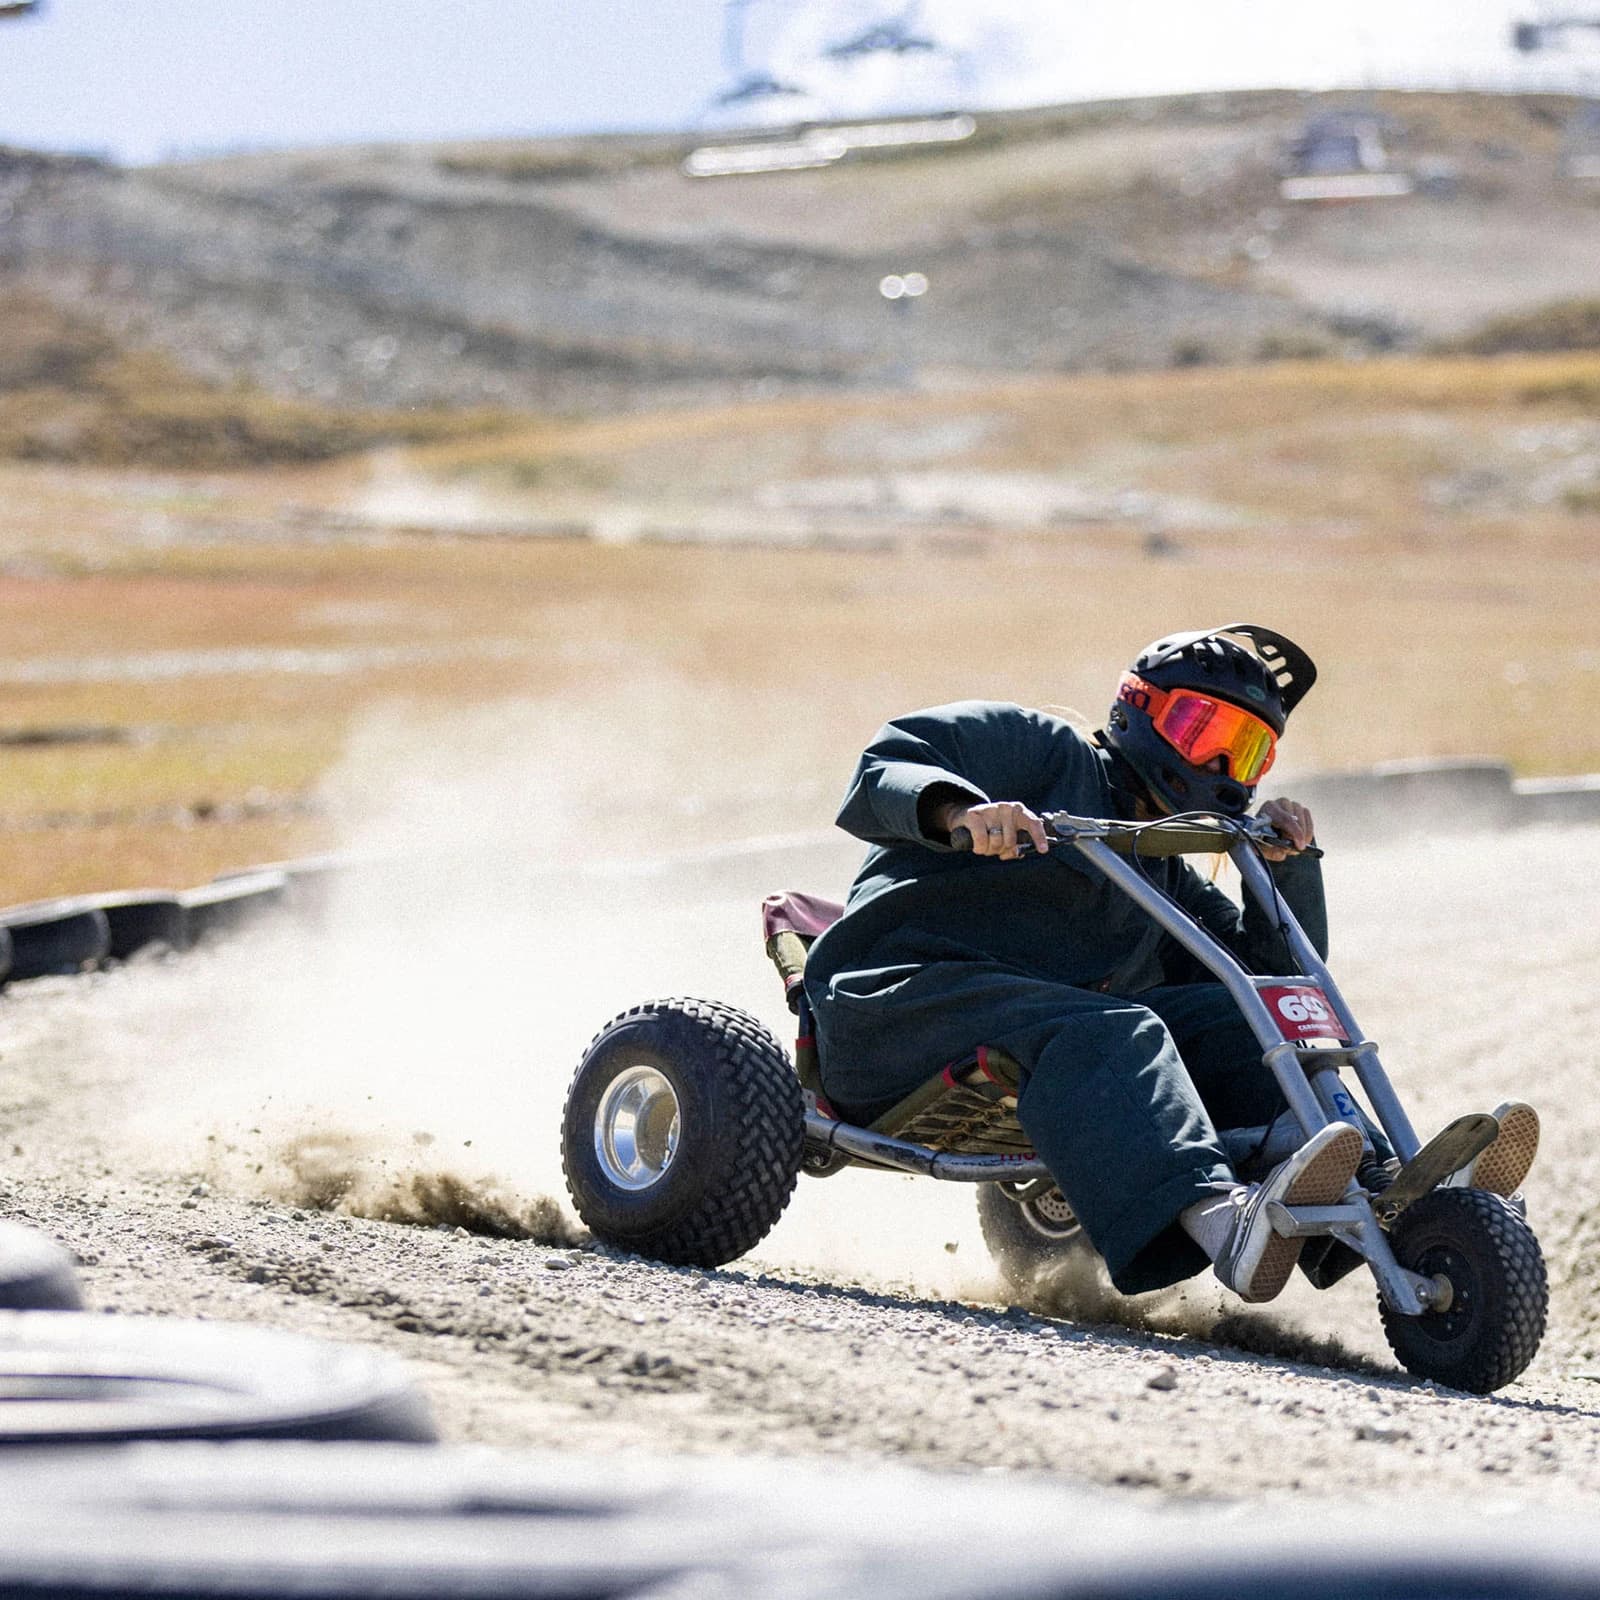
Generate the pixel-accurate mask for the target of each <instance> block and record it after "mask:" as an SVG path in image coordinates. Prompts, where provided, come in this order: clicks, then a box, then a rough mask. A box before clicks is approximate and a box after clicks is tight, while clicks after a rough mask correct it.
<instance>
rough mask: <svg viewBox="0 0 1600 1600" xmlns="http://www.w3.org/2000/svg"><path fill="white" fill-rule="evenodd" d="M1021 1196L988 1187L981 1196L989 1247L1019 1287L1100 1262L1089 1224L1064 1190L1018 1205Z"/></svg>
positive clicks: (1002, 1187) (981, 1217)
mask: <svg viewBox="0 0 1600 1600" xmlns="http://www.w3.org/2000/svg"><path fill="white" fill-rule="evenodd" d="M1016 1192H1017V1191H1016V1188H1015V1186H1013V1185H1011V1184H1005V1183H985V1184H983V1185H982V1186H980V1188H979V1190H978V1226H979V1228H980V1229H981V1230H982V1231H983V1242H984V1243H985V1244H986V1245H987V1246H988V1247H989V1254H990V1255H991V1256H993V1257H994V1261H995V1265H996V1266H997V1267H999V1268H1000V1271H1001V1272H1002V1273H1003V1274H1004V1275H1005V1277H1006V1279H1007V1281H1008V1282H1010V1283H1011V1284H1012V1285H1013V1286H1014V1287H1016V1288H1026V1287H1028V1285H1030V1284H1031V1283H1032V1281H1033V1280H1034V1278H1035V1277H1036V1276H1037V1275H1038V1274H1039V1272H1040V1271H1042V1270H1044V1269H1046V1268H1049V1267H1059V1266H1062V1265H1063V1264H1065V1263H1067V1262H1069V1261H1082V1262H1086V1263H1096V1262H1098V1261H1099V1259H1100V1258H1099V1256H1098V1254H1097V1253H1096V1252H1095V1248H1094V1246H1093V1245H1092V1244H1090V1243H1089V1236H1088V1235H1087V1234H1086V1233H1085V1232H1084V1231H1083V1224H1082V1223H1081V1222H1079V1221H1078V1219H1077V1217H1076V1216H1074V1215H1073V1211H1072V1207H1071V1206H1069V1205H1068V1204H1067V1200H1066V1196H1065V1195H1063V1194H1062V1193H1061V1191H1060V1190H1059V1189H1051V1190H1050V1191H1049V1192H1048V1193H1046V1194H1042V1195H1037V1196H1035V1197H1034V1198H1033V1199H1030V1200H1018V1199H1016V1198H1015V1195H1016Z"/></svg>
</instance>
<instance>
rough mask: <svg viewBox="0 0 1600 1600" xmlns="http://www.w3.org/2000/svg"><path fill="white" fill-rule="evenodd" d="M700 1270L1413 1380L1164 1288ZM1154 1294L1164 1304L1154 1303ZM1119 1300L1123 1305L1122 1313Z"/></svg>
mask: <svg viewBox="0 0 1600 1600" xmlns="http://www.w3.org/2000/svg"><path fill="white" fill-rule="evenodd" d="M599 1253H600V1254H603V1255H607V1256H610V1257H611V1258H612V1259H614V1260H620V1261H639V1262H640V1263H641V1265H644V1264H648V1265H649V1266H650V1267H651V1268H652V1269H653V1270H655V1271H658V1272H672V1273H676V1274H686V1275H692V1276H699V1275H700V1272H699V1269H697V1268H692V1267H663V1266H661V1265H660V1264H659V1263H656V1262H650V1263H644V1261H643V1258H641V1257H637V1256H629V1255H625V1254H623V1253H622V1252H620V1251H611V1250H608V1249H603V1248H601V1249H600V1250H599ZM705 1275H706V1276H719V1277H722V1276H726V1277H728V1278H730V1279H733V1280H737V1279H739V1278H745V1279H746V1281H748V1282H750V1283H752V1284H754V1285H756V1286H758V1287H760V1288H764V1289H787V1290H790V1291H792V1292H793V1293H794V1294H796V1295H798V1296H805V1297H807V1298H809V1299H811V1300H813V1301H815V1300H819V1299H820V1300H837V1301H848V1302H849V1303H850V1304H852V1305H858V1306H871V1307H873V1308H874V1309H878V1310H898V1311H915V1312H919V1313H921V1314H922V1315H924V1316H932V1317H937V1318H939V1319H941V1320H943V1321H946V1322H950V1323H959V1324H961V1325H963V1326H977V1327H985V1328H992V1329H994V1330H996V1331H999V1330H1002V1329H1009V1330H1012V1331H1018V1330H1022V1331H1027V1330H1028V1329H1029V1328H1030V1327H1042V1328H1048V1329H1049V1331H1050V1332H1051V1333H1052V1334H1053V1335H1054V1336H1055V1337H1057V1338H1069V1339H1070V1338H1076V1339H1099V1340H1104V1339H1105V1338H1107V1337H1108V1336H1110V1337H1112V1338H1115V1337H1117V1336H1118V1335H1119V1334H1120V1335H1123V1336H1125V1337H1126V1339H1127V1342H1128V1343H1130V1344H1133V1343H1144V1342H1146V1339H1145V1337H1144V1336H1150V1335H1155V1336H1158V1337H1165V1338H1181V1339H1185V1340H1189V1341H1192V1342H1194V1343H1196V1344H1205V1345H1208V1346H1210V1347H1212V1348H1213V1349H1217V1350H1222V1351H1233V1352H1236V1353H1239V1354H1242V1355H1251V1356H1260V1357H1264V1358H1267V1359H1271V1360H1279V1361H1289V1362H1293V1363H1295V1364H1297V1365H1303V1366H1315V1367H1321V1368H1332V1369H1333V1370H1334V1371H1336V1372H1337V1373H1339V1374H1340V1375H1346V1374H1352V1373H1353V1374H1358V1375H1361V1376H1364V1377H1372V1378H1380V1379H1384V1380H1387V1381H1389V1382H1398V1383H1400V1384H1402V1385H1405V1386H1411V1385H1410V1380H1408V1379H1407V1378H1406V1376H1405V1374H1404V1373H1401V1372H1398V1371H1397V1370H1396V1369H1395V1368H1393V1367H1387V1366H1384V1365H1383V1364H1382V1363H1380V1362H1377V1361H1374V1360H1372V1359H1370V1358H1369V1357H1367V1356H1365V1355H1362V1354H1361V1353H1360V1352H1359V1351H1355V1350H1352V1349H1350V1347H1349V1346H1348V1345H1346V1344H1344V1343H1343V1342H1342V1341H1340V1340H1338V1339H1336V1338H1331V1337H1325V1336H1320V1335H1316V1334H1311V1333H1308V1332H1306V1331H1305V1330H1304V1329H1301V1328H1296V1327H1293V1326H1292V1325H1290V1324H1288V1323H1285V1322H1282V1321H1279V1320H1276V1319H1274V1318H1271V1317H1267V1316H1262V1315H1260V1314H1251V1313H1243V1312H1238V1311H1232V1310H1228V1309H1225V1308H1206V1307H1200V1306H1195V1305H1193V1304H1189V1303H1186V1302H1184V1303H1176V1304H1175V1303H1174V1300H1173V1296H1171V1295H1170V1293H1169V1294H1167V1295H1164V1296H1159V1297H1158V1296H1154V1295H1146V1296H1142V1297H1140V1298H1139V1299H1138V1300H1131V1299H1126V1298H1124V1297H1122V1296H1119V1295H1116V1294H1115V1293H1113V1292H1112V1291H1110V1290H1109V1289H1107V1290H1106V1291H1105V1293H1104V1295H1103V1296H1102V1297H1101V1298H1100V1299H1098V1300H1094V1301H1092V1302H1091V1301H1089V1300H1088V1299H1087V1298H1080V1299H1079V1300H1078V1301H1077V1302H1076V1309H1075V1311H1071V1312H1069V1311H1068V1310H1067V1309H1066V1306H1065V1305H1064V1304H1063V1301H1062V1298H1061V1296H1060V1294H1059V1285H1056V1286H1055V1287H1056V1289H1057V1293H1056V1294H1055V1295H1053V1296H1052V1295H1051V1294H1050V1293H1048V1292H1047V1293H1044V1294H1040V1295H1036V1296H1035V1297H1033V1298H1031V1299H1029V1300H1028V1301H1027V1302H1026V1303H1022V1304H1018V1305H1014V1306H1006V1307H1000V1306H983V1305H972V1304H970V1303H968V1302H965V1301H960V1300H932V1299H927V1298H923V1297H920V1296H917V1295H915V1294H914V1293H910V1292H904V1293H897V1292H895V1291H894V1290H892V1289H869V1288H866V1287H863V1286H861V1285H855V1284H836V1283H819V1282H811V1281H807V1280H804V1279H796V1278H786V1277H781V1276H777V1275H774V1274H773V1273H770V1272H762V1273H759V1274H750V1275H747V1274H743V1273H738V1272H717V1273H714V1274H713V1273H709V1272H708V1273H707V1274H705ZM1157 1299H1160V1300H1161V1301H1162V1302H1163V1303H1162V1304H1160V1305H1157V1304H1154V1303H1153V1302H1155V1301H1156V1300H1157ZM1119 1307H1120V1310H1121V1312H1122V1314H1120V1315H1119V1314H1118V1310H1119Z"/></svg>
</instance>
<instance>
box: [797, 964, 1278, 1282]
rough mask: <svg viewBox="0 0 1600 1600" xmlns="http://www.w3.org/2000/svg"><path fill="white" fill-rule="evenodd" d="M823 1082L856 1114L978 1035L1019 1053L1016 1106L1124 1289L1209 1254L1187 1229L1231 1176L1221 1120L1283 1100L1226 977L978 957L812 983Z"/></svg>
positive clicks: (1187, 1267)
mask: <svg viewBox="0 0 1600 1600" xmlns="http://www.w3.org/2000/svg"><path fill="white" fill-rule="evenodd" d="M813 1003H814V1007H815V1010H816V1014H817V1032H818V1043H819V1047H820V1051H821V1062H822V1080H823V1085H824V1087H825V1088H826V1090H827V1092H828V1095H829V1098H830V1099H832V1100H833V1101H834V1103H835V1104H836V1105H837V1106H839V1107H840V1108H841V1110H846V1109H848V1111H849V1112H851V1113H853V1115H854V1116H855V1117H857V1118H860V1119H869V1118H870V1117H871V1116H873V1115H876V1114H880V1113H881V1112H882V1111H883V1110H885V1109H887V1107H888V1106H889V1105H892V1104H893V1103H894V1102H895V1101H896V1100H898V1099H900V1098H901V1097H902V1096H904V1095H906V1094H909V1093H910V1092H911V1090H912V1089H914V1088H915V1087H917V1085H918V1084H920V1083H922V1082H924V1081H925V1080H926V1079H927V1078H929V1077H931V1076H932V1075H933V1073H934V1072H936V1071H938V1070H939V1068H940V1067H942V1066H943V1065H945V1064H946V1063H948V1062H950V1061H954V1060H959V1059H960V1058H961V1057H962V1056H963V1055H966V1054H968V1053H970V1052H971V1051H972V1050H974V1049H975V1048H976V1047H977V1046H978V1045H980V1044H987V1045H995V1046H998V1047H999V1048H1001V1049H1003V1050H1005V1051H1007V1052H1009V1053H1010V1054H1011V1055H1013V1056H1015V1057H1016V1058H1017V1060H1018V1061H1020V1062H1021V1063H1022V1066H1023V1068H1024V1072H1025V1077H1024V1080H1023V1088H1022V1094H1021V1097H1020V1100H1019V1102H1018V1106H1017V1115H1018V1118H1019V1120H1020V1121H1021V1123H1022V1127H1023V1129H1024V1131H1025V1132H1026V1133H1027V1135H1028V1137H1029V1138H1030V1139H1031V1140H1032V1142H1033V1147H1034V1149H1035V1150H1037V1151H1038V1153H1039V1156H1040V1157H1041V1159H1042V1160H1043V1161H1044V1162H1045V1164H1046V1165H1047V1166H1048V1167H1049V1169H1050V1172H1051V1174H1052V1175H1053V1176H1054V1177H1055V1179H1056V1181H1057V1182H1058V1183H1059V1184H1060V1185H1061V1192H1062V1193H1063V1194H1064V1195H1065V1196H1066V1198H1067V1201H1068V1203H1069V1204H1070V1205H1071V1206H1072V1209H1073V1211H1074V1212H1075V1213H1076V1214H1077V1216H1078V1218H1079V1220H1080V1221H1081V1222H1082V1223H1083V1226H1084V1230H1085V1232H1087V1234H1088V1235H1089V1238H1090V1241H1091V1242H1092V1243H1093V1244H1094V1246H1095V1248H1096V1249H1097V1250H1098V1251H1099V1252H1100V1254H1101V1256H1102V1257H1103V1258H1104V1259H1105V1263H1106V1266H1107V1268H1108V1269H1109V1271H1110V1274H1111V1281H1112V1282H1113V1283H1114V1284H1115V1285H1116V1287H1117V1288H1118V1289H1119V1290H1121V1291H1122V1292H1123V1293H1124V1294H1137V1293H1140V1292H1142V1291H1144V1290H1147V1289H1159V1288H1164V1287H1165V1286H1166V1285H1168V1284H1172V1283H1176V1282H1178V1281H1180V1280H1181V1279H1183V1278H1187V1277H1190V1276H1192V1275H1193V1274H1194V1273H1196V1272H1199V1271H1200V1270H1202V1269H1203V1268H1204V1267H1205V1266H1207V1265H1208V1263H1207V1261H1206V1258H1205V1256H1204V1254H1203V1253H1202V1252H1201V1250H1200V1248H1199V1247H1198V1246H1197V1245H1196V1244H1195V1243H1194V1242H1193V1241H1192V1240H1191V1239H1190V1238H1189V1236H1188V1235H1187V1234H1186V1233H1184V1232H1183V1230H1182V1229H1181V1228H1180V1227H1179V1226H1178V1225H1177V1217H1178V1214H1179V1213H1180V1212H1181V1211H1182V1210H1183V1209H1184V1208H1185V1207H1186V1206H1189V1205H1192V1204H1193V1203H1194V1202H1195V1201H1196V1200H1200V1199H1203V1198H1204V1197H1205V1196H1206V1195H1208V1194H1211V1193H1214V1192H1215V1191H1216V1190H1217V1188H1218V1186H1219V1185H1223V1184H1227V1183H1231V1182H1232V1181H1234V1180H1233V1172H1232V1169H1231V1168H1230V1167H1229V1165H1228V1161H1227V1157H1226V1156H1225V1155H1224V1153H1223V1150H1222V1147H1221V1146H1220V1144H1219V1143H1218V1142H1217V1135H1216V1129H1217V1128H1219V1127H1220V1128H1246V1127H1254V1126H1256V1125H1258V1124H1261V1123H1266V1122H1270V1121H1271V1120H1272V1118H1273V1117H1275V1116H1277V1115H1278V1113H1279V1112H1281V1111H1282V1110H1283V1109H1284V1102H1283V1097H1282V1094H1281V1092H1280V1091H1279V1089H1278V1085H1277V1080H1276V1079H1275V1078H1274V1077H1273V1076H1272V1073H1271V1070H1270V1069H1269V1068H1268V1067H1267V1066H1266V1065H1265V1064H1264V1063H1263V1062H1262V1060H1261V1047H1260V1045H1259V1044H1257V1042H1256V1039H1255V1035H1254V1034H1252V1033H1251V1031H1250V1029H1249V1027H1248V1026H1247V1025H1246V1023H1245V1021H1244V1019H1243V1018H1242V1017H1241V1016H1240V1015H1239V1012H1238V1008H1237V1007H1236V1006H1235V1005H1234V1004H1233V1001H1232V1000H1231V999H1230V998H1229V997H1228V994H1227V991H1226V990H1225V989H1223V988H1222V986H1221V985H1220V984H1216V983H1196V984H1182V985H1175V986H1171V987H1166V988H1159V989H1150V990H1146V991H1144V992H1143V993H1141V994H1140V995H1139V996H1138V998H1137V999H1125V998H1121V997H1119V996H1116V995H1108V994H1100V993H1097V992H1095V991H1093V990H1089V989H1075V988H1071V987H1069V986H1067V985H1065V984H1059V983H1053V982H1049V981H1047V980H1045V979H1041V978H1036V977H1032V976H1029V975H1028V974H1026V973H1022V972H1019V971H1017V970H1016V969H1014V968H1010V967H1005V966H1001V965H999V964H993V965H991V964H988V963H983V962H970V961H964V962H942V961H941V962H931V963H928V964H926V965H919V966H901V967H886V968H879V969H876V970H874V971H870V972H846V973H840V974H838V975H837V976H836V977H835V978H834V980H833V982H832V983H831V984H830V985H829V988H828V992H827V994H826V995H816V996H814V997H813Z"/></svg>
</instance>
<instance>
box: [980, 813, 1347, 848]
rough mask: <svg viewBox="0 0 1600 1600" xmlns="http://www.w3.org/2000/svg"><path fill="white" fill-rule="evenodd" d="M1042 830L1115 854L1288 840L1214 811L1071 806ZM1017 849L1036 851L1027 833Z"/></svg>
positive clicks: (1260, 823) (1256, 822)
mask: <svg viewBox="0 0 1600 1600" xmlns="http://www.w3.org/2000/svg"><path fill="white" fill-rule="evenodd" d="M1043 821H1044V825H1045V831H1046V833H1048V834H1049V836H1050V838H1051V840H1052V841H1057V840H1059V841H1060V842H1061V843H1063V844H1071V843H1073V842H1074V841H1076V840H1079V839H1099V840H1100V841H1102V842H1103V843H1104V844H1105V845H1107V846H1108V847H1109V848H1110V849H1112V850H1115V851H1117V853H1118V854H1119V855H1140V856H1181V855H1217V854H1221V853H1225V852H1226V851H1228V850H1230V849H1232V848H1233V846H1234V845H1235V844H1237V843H1239V842H1240V841H1241V840H1248V841H1250V842H1251V843H1254V844H1258V845H1259V844H1275V845H1277V844H1287V843H1288V842H1289V841H1288V840H1287V839H1285V838H1284V836H1283V835H1282V834H1281V833H1279V832H1278V830H1277V829H1276V828H1275V827H1273V825H1272V824H1271V823H1270V822H1268V821H1267V819H1266V818H1265V817H1215V816H1209V815H1204V814H1199V813H1197V814H1195V815H1194V816H1192V817H1190V816H1180V817H1164V818H1160V819H1158V820H1157V821H1154V822H1124V821H1120V820H1117V819H1114V818H1108V817H1077V816H1074V815H1073V814H1072V813H1071V812H1070V811H1051V812H1047V813H1046V814H1045V816H1044V818H1043ZM950 847H951V849H953V850H970V849H971V848H972V834H971V833H970V832H969V831H968V830H967V829H966V828H954V829H952V830H951V833H950ZM1017 852H1018V854H1019V855H1032V854H1034V853H1035V851H1034V847H1033V841H1032V839H1030V838H1028V836H1027V835H1026V834H1023V835H1022V836H1020V837H1019V838H1018V840H1017ZM1299 854H1301V855H1303V856H1312V857H1320V856H1321V854H1322V851H1321V850H1319V849H1318V848H1317V847H1316V846H1315V845H1309V846H1307V847H1306V848H1305V849H1304V850H1302V851H1300V852H1299Z"/></svg>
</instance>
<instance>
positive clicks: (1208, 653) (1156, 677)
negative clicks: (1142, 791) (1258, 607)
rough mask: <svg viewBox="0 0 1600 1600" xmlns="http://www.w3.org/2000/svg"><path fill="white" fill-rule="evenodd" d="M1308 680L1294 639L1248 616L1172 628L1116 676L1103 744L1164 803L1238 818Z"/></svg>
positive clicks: (1170, 808) (1311, 677)
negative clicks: (1192, 628)
mask: <svg viewBox="0 0 1600 1600" xmlns="http://www.w3.org/2000/svg"><path fill="white" fill-rule="evenodd" d="M1316 678H1317V669H1316V667H1315V666H1314V665H1313V664H1312V661H1311V657H1310V656H1308V655H1307V654H1306V653H1305V651H1304V650H1302V649H1301V648H1300V647H1299V645H1297V644H1294V643H1293V642H1292V641H1291V640H1288V639H1286V638H1284V636H1283V635H1282V634H1281V633H1274V632H1273V630H1272V629H1271V628H1264V627H1261V626H1260V625H1259V624H1257V623H1254V622H1234V623H1230V624H1229V625H1228V626H1227V627H1224V628H1211V629H1208V630H1206V631H1204V632H1201V633H1177V634H1173V635H1171V636H1170V637H1169V638H1165V639H1157V640H1156V642H1155V643H1154V644H1152V645H1150V646H1149V647H1148V648H1146V649H1145V650H1143V651H1142V652H1140V655H1139V658H1138V660H1136V661H1135V662H1134V663H1133V666H1132V667H1131V668H1129V670H1128V671H1127V672H1126V673H1124V674H1123V678H1122V682H1121V683H1120V684H1119V685H1118V687H1117V698H1116V702H1115V703H1114V704H1113V705H1112V707H1111V714H1110V716H1109V717H1108V718H1107V720H1106V729H1105V739H1106V743H1107V744H1108V745H1110V746H1111V748H1112V749H1114V750H1116V751H1118V752H1119V753H1120V754H1121V755H1122V757H1123V758H1124V760H1126V761H1127V763H1128V764H1129V766H1131V767H1132V768H1133V770H1134V772H1135V773H1137V775H1138V776H1139V778H1140V780H1141V781H1142V782H1143V784H1144V786H1145V787H1146V788H1147V789H1148V790H1149V791H1150V794H1151V796H1152V797H1153V798H1154V800H1155V801H1156V802H1157V804H1158V805H1159V806H1160V807H1161V808H1162V809H1163V810H1165V811H1167V812H1169V813H1170V812H1177V811H1211V812H1217V813H1220V814H1221V815H1223V816H1235V817H1236V816H1242V815H1243V814H1244V813H1245V812H1246V811H1247V810H1248V809H1249V807H1250V802H1251V800H1252V799H1253V798H1254V796H1255V789H1256V785H1257V783H1259V782H1260V781H1261V778H1262V776H1263V774H1265V772H1266V771H1267V769H1268V768H1269V767H1270V766H1271V765H1272V761H1273V757H1274V756H1275V755H1276V753H1277V746H1278V738H1279V736H1280V735H1281V734H1282V732H1283V730H1284V725H1285V723H1286V722H1287V721H1288V719H1289V713H1290V712H1291V711H1293V710H1294V708H1295V707H1296V706H1297V705H1299V703H1300V702H1301V700H1303V699H1304V698H1305V694H1306V691H1307V690H1308V689H1309V688H1310V687H1311V685H1312V684H1313V683H1315V682H1316Z"/></svg>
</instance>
